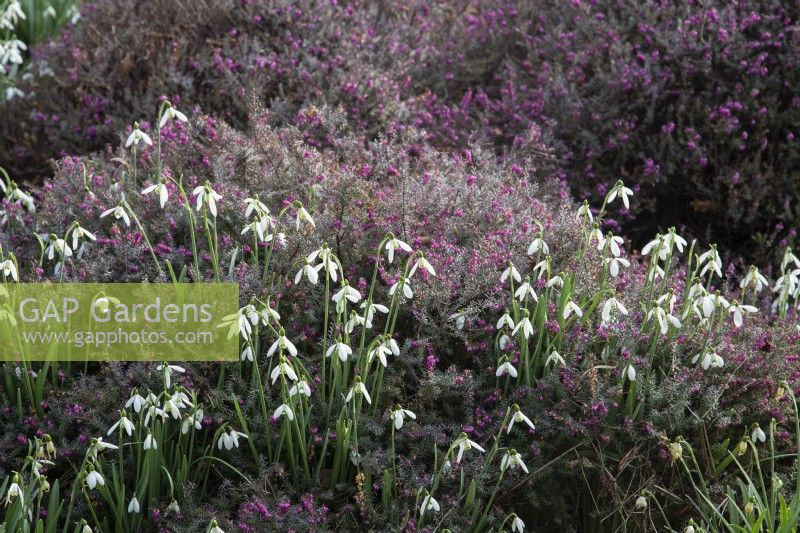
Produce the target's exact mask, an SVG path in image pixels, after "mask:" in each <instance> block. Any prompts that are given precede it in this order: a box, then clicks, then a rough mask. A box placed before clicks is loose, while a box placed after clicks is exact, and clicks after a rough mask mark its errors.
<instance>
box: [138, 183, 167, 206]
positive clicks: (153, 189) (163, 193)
mask: <svg viewBox="0 0 800 533" xmlns="http://www.w3.org/2000/svg"><path fill="white" fill-rule="evenodd" d="M151 193H156V194H157V195H158V203H159V205H160V206H161V209H164V206H165V205H167V200H168V199H169V189H168V188H167V184H166V183H164V182H163V181H160V182H158V183H154V184H153V185H149V186H147V187H145V188H144V189H142V192H141V194H142V195H145V196H146V195H148V194H151Z"/></svg>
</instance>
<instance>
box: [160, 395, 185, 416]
mask: <svg viewBox="0 0 800 533" xmlns="http://www.w3.org/2000/svg"><path fill="white" fill-rule="evenodd" d="M181 405H182V404H181V403H180V401H179V400H178V399H176V398H175V397H173V396H170V395H169V394H167V395H166V396H165V397H164V405H163V406H162V407H161V412H162V413H163V415H162V416H163V417H164V418H166V415H168V414H169V415H172V418H174V419H175V420H178V419H180V417H181Z"/></svg>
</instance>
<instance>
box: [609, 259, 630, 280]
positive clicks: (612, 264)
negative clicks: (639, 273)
mask: <svg viewBox="0 0 800 533" xmlns="http://www.w3.org/2000/svg"><path fill="white" fill-rule="evenodd" d="M606 264H607V265H608V272H609V273H610V274H611V277H614V278H616V277H617V276H619V269H620V265H621V266H624V267H625V268H627V267H629V266H631V263H630V261H628V260H627V259H625V258H624V257H609V258H606Z"/></svg>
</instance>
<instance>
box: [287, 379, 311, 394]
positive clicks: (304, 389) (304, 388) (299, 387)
mask: <svg viewBox="0 0 800 533" xmlns="http://www.w3.org/2000/svg"><path fill="white" fill-rule="evenodd" d="M297 394H302V395H303V396H305V397H306V398H311V387H309V386H308V382H307V381H306V380H304V379H303V380H301V381H298V382H297V383H295V384H294V385H292V388H291V389H289V396H295V395H297Z"/></svg>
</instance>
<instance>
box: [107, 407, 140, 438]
mask: <svg viewBox="0 0 800 533" xmlns="http://www.w3.org/2000/svg"><path fill="white" fill-rule="evenodd" d="M119 415H120V417H119V420H117V422H116V423H115V424H114V425H113V426H111V429H109V430H108V433H107V435H111V434H112V433H114V431H116V429H117V428H118V427H120V426H122V429H123V430H125V433H127V434H128V436H129V437H130V436H131V435H133V430H134V429H136V426H134V425H133V422H131V421H130V419H128V413H126V412H125V411H124V410H122V411H120V413H119Z"/></svg>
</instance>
